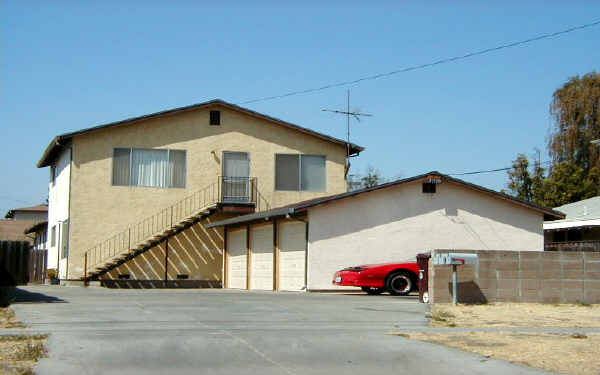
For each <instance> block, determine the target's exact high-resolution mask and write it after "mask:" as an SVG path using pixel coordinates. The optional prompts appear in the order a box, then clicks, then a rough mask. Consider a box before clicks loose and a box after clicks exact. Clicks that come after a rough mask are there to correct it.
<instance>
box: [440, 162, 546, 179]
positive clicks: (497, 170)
mask: <svg viewBox="0 0 600 375" xmlns="http://www.w3.org/2000/svg"><path fill="white" fill-rule="evenodd" d="M550 163H552V162H551V161H544V162H541V163H540V165H548V164H550ZM512 168H513V167H504V168H497V169H487V170H483V171H474V172H463V173H448V176H467V175H472V174H481V173H493V172H502V171H508V170H509V169H512Z"/></svg>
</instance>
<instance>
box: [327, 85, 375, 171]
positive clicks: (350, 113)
mask: <svg viewBox="0 0 600 375" xmlns="http://www.w3.org/2000/svg"><path fill="white" fill-rule="evenodd" d="M322 111H324V112H333V113H337V114H341V115H346V140H347V142H346V163H347V164H346V173H345V174H348V170H350V160H349V159H350V117H354V119H355V120H356V121H358V122H360V118H361V117H362V116H364V117H372V116H373V115H371V114H368V113H361V112H358V111H350V90H348V91H346V110H345V111H340V110H337V109H322Z"/></svg>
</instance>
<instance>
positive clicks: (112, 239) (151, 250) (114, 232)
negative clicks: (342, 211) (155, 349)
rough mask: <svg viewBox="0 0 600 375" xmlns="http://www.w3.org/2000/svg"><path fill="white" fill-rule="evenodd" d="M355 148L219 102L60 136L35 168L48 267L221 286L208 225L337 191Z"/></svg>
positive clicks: (132, 282) (119, 279)
mask: <svg viewBox="0 0 600 375" xmlns="http://www.w3.org/2000/svg"><path fill="white" fill-rule="evenodd" d="M362 150H363V148H361V147H359V146H357V145H355V144H350V143H347V142H345V141H343V140H340V139H336V138H333V137H330V136H327V135H324V134H321V133H318V132H315V131H312V130H309V129H307V128H304V127H300V126H298V125H294V124H291V123H288V122H285V121H282V120H279V119H275V118H272V117H270V116H267V115H264V114H260V113H257V112H254V111H251V110H248V109H245V108H242V107H239V106H237V105H233V104H230V103H227V102H224V101H222V100H213V101H209V102H205V103H201V104H196V105H191V106H188V107H182V108H177V109H173V110H168V111H163V112H158V113H153V114H149V115H145V116H140V117H135V118H131V119H127V120H123V121H118V122H114V123H110V124H105V125H100V126H96V127H92V128H88V129H84V130H80V131H76V132H71V133H67V134H62V135H59V136H57V137H55V138H54V139H53V140H52V142H51V143H50V145H49V146H48V147H47V149H46V150H45V152H44V154H43V156H42V158H41V160H40V161H39V163H38V167H40V168H42V167H50V171H51V172H50V176H51V177H50V184H49V215H48V230H49V238H50V244H49V257H52V256H56V257H57V259H58V269H59V277H60V278H61V279H63V280H75V279H80V278H82V277H85V278H88V279H89V278H91V279H99V280H104V281H105V284H107V285H117V286H122V285H129V286H144V285H148V286H157V285H158V286H160V285H169V286H172V285H176V286H220V285H221V282H222V275H223V266H224V265H223V248H224V242H225V239H224V235H223V229H222V228H214V229H210V230H209V229H206V228H205V226H204V224H206V223H207V222H211V221H215V220H223V219H225V218H228V217H232V216H235V215H239V214H246V213H250V212H254V211H258V210H266V209H269V208H272V207H277V206H282V205H286V204H291V203H294V202H298V201H302V200H306V199H311V198H316V197H321V196H326V195H331V194H335V193H341V192H344V191H346V172H347V170H346V168H347V165H348V164H347V163H348V161H347V158H348V157H349V156H355V155H358V154H359V153H360V152H361V151H362ZM111 283H112V284H111Z"/></svg>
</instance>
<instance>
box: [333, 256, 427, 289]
mask: <svg viewBox="0 0 600 375" xmlns="http://www.w3.org/2000/svg"><path fill="white" fill-rule="evenodd" d="M418 274H419V267H418V266H417V263H416V262H406V263H383V264H365V265H362V266H356V267H348V268H344V269H343V270H341V271H338V272H336V273H335V275H334V276H333V285H340V286H358V287H360V288H361V289H362V290H363V291H365V292H367V293H369V294H381V293H383V292H385V291H387V292H389V293H390V294H392V295H397V296H405V295H407V294H408V293H410V292H411V291H412V290H417V289H418V286H417V281H418V276H417V275H418Z"/></svg>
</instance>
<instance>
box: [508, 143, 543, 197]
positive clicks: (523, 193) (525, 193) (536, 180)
mask: <svg viewBox="0 0 600 375" xmlns="http://www.w3.org/2000/svg"><path fill="white" fill-rule="evenodd" d="M536 154H537V156H538V157H537V159H536V160H535V161H534V163H533V166H531V165H530V162H529V158H528V157H527V156H526V155H525V154H519V155H517V158H516V159H515V160H513V162H512V167H511V169H510V170H509V171H508V181H509V182H508V185H507V187H508V189H509V191H508V192H507V193H508V194H511V195H513V196H515V197H517V198H519V199H522V200H525V201H528V202H535V203H541V202H542V201H543V199H544V188H545V186H544V182H545V180H546V176H545V175H546V169H545V168H543V167H542V163H541V161H540V159H539V150H536Z"/></svg>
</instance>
